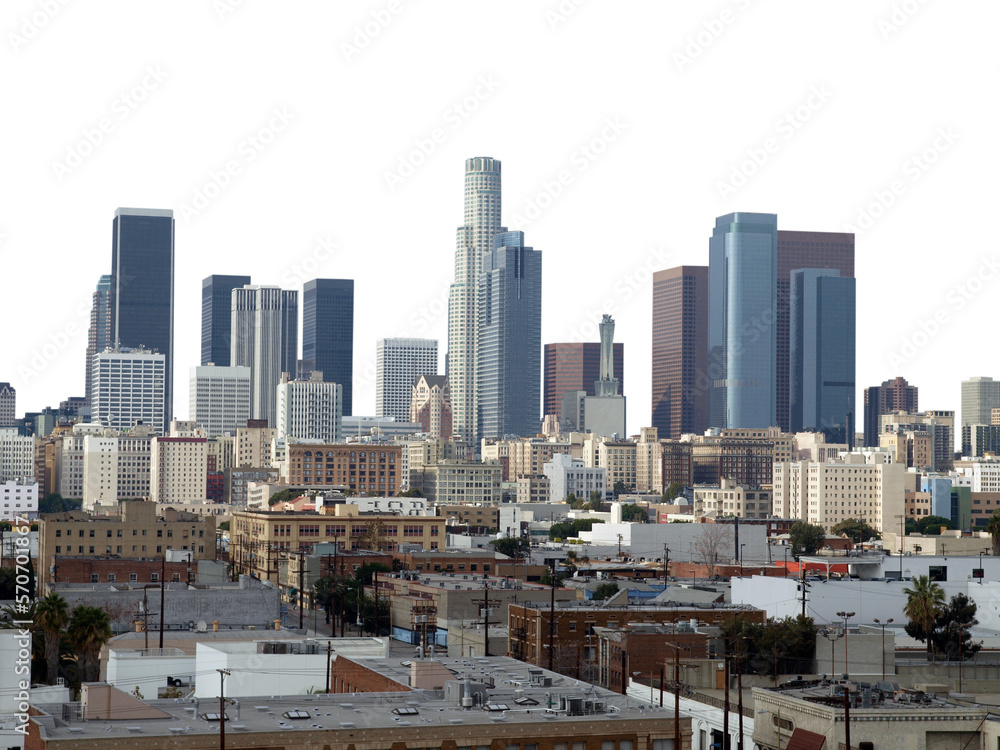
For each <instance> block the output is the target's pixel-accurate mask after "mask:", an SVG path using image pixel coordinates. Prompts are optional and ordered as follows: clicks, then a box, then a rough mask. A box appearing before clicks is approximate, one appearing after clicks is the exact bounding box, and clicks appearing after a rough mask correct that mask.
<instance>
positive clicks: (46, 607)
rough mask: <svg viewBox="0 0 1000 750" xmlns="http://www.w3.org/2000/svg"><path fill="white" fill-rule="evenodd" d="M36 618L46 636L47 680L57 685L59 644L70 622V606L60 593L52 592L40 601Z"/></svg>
mask: <svg viewBox="0 0 1000 750" xmlns="http://www.w3.org/2000/svg"><path fill="white" fill-rule="evenodd" d="M35 618H36V619H35V623H36V624H37V625H38V626H39V627H40V628H41V629H42V633H43V635H44V637H45V666H46V669H47V676H46V682H48V684H50V685H55V683H56V677H57V676H58V675H59V644H60V641H61V640H62V632H63V631H64V630H65V629H66V626H67V625H68V624H69V606H68V605H67V604H66V600H65V599H63V598H62V597H61V596H59V594H56V593H55V592H53V593H50V594H49V595H48V596H46V597H45V598H43V599H41V600H40V601H39V602H38V606H37V608H36V610H35Z"/></svg>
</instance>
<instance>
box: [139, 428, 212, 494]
mask: <svg viewBox="0 0 1000 750" xmlns="http://www.w3.org/2000/svg"><path fill="white" fill-rule="evenodd" d="M207 442H208V441H207V439H206V433H205V430H203V429H202V428H200V427H198V425H197V423H195V422H193V421H191V422H177V421H174V422H171V423H170V435H169V436H168V437H158V438H155V439H154V440H153V445H152V451H151V454H150V472H149V499H150V500H151V501H152V502H156V503H200V502H203V501H204V500H205V491H206V485H207V479H208V446H207Z"/></svg>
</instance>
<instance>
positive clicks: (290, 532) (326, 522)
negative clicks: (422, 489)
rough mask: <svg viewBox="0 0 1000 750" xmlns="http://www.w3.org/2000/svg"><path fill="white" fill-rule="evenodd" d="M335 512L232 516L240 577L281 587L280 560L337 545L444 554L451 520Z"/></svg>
mask: <svg viewBox="0 0 1000 750" xmlns="http://www.w3.org/2000/svg"><path fill="white" fill-rule="evenodd" d="M327 510H331V509H329V508H328V509H327ZM332 510H333V512H332V513H329V512H328V513H317V512H315V511H302V512H294V511H293V512H271V511H238V512H236V513H233V520H232V523H231V524H230V532H229V539H230V541H229V559H230V560H232V562H233V565H234V566H235V570H236V572H238V573H242V574H244V575H253V576H255V577H257V578H260V579H262V580H269V581H272V582H275V583H276V582H277V581H278V561H279V559H281V558H282V557H283V556H287V553H288V552H293V553H299V552H304V553H309V552H311V551H312V549H313V547H314V546H315V545H316V544H318V543H320V542H337V543H339V544H340V545H341V546H342V547H343V548H344V549H346V550H355V549H374V548H376V547H380V548H381V549H383V550H390V551H391V550H396V549H398V548H399V545H401V544H404V543H407V544H419V545H420V547H421V549H424V550H435V549H444V546H445V534H446V529H445V522H446V520H447V519H445V518H443V517H436V516H389V515H364V516H362V515H360V514H359V513H358V506H356V505H335V506H333V508H332Z"/></svg>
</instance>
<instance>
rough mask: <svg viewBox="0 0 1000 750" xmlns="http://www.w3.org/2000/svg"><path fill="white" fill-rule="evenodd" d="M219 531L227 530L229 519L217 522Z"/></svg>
mask: <svg viewBox="0 0 1000 750" xmlns="http://www.w3.org/2000/svg"><path fill="white" fill-rule="evenodd" d="M219 531H229V521H223V522H222V523H220V524H219Z"/></svg>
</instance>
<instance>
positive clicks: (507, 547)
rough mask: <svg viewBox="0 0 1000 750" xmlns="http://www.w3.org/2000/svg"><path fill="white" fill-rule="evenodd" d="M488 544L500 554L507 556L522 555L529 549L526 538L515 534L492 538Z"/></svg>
mask: <svg viewBox="0 0 1000 750" xmlns="http://www.w3.org/2000/svg"><path fill="white" fill-rule="evenodd" d="M490 544H491V545H492V546H493V549H495V550H496V551H497V552H499V553H500V554H501V555H507V557H523V556H524V554H525V553H527V551H528V549H529V546H528V541H527V540H526V539H522V538H520V537H515V536H505V537H503V538H501V539H493V540H491V541H490Z"/></svg>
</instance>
